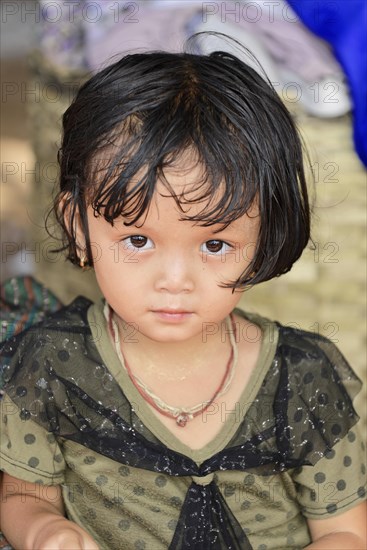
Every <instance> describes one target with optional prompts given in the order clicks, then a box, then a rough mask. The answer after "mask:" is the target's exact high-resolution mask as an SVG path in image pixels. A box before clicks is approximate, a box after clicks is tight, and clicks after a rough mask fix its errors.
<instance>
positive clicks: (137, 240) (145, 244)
mask: <svg viewBox="0 0 367 550" xmlns="http://www.w3.org/2000/svg"><path fill="white" fill-rule="evenodd" d="M122 242H123V243H124V246H125V248H129V249H137V248H138V249H139V248H144V249H145V250H148V249H150V248H153V247H154V245H153V242H152V241H151V240H150V239H148V237H144V235H131V236H130V237H126V238H125V239H123V240H122Z"/></svg>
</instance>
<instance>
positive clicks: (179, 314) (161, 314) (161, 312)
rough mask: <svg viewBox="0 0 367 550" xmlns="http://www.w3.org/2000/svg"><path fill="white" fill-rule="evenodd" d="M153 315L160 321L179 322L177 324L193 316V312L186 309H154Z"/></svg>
mask: <svg viewBox="0 0 367 550" xmlns="http://www.w3.org/2000/svg"><path fill="white" fill-rule="evenodd" d="M152 313H153V314H154V315H155V316H156V317H158V318H159V319H162V320H165V321H177V322H178V321H183V320H185V319H187V318H188V317H190V316H191V315H192V314H193V312H192V311H187V310H185V309H172V308H164V309H154V310H152Z"/></svg>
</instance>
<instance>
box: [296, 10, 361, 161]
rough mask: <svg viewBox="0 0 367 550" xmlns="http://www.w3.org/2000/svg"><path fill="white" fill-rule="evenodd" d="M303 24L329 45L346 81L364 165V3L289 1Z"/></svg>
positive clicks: (357, 146) (354, 133) (355, 134)
mask: <svg viewBox="0 0 367 550" xmlns="http://www.w3.org/2000/svg"><path fill="white" fill-rule="evenodd" d="M288 3H289V4H290V6H292V8H293V9H294V11H295V12H296V13H297V15H298V16H299V17H300V19H301V20H302V22H303V23H304V24H305V25H306V27H308V28H309V29H310V30H311V31H312V32H313V33H315V34H316V35H317V36H319V37H320V38H323V39H324V40H326V41H327V42H329V44H330V45H331V46H332V48H333V51H334V54H335V57H336V58H337V59H338V61H339V63H340V64H341V66H342V67H343V70H344V73H345V75H346V77H347V79H348V82H349V87H350V93H351V98H352V102H353V137H354V144H355V148H356V151H357V154H358V155H359V157H360V159H361V161H362V162H363V163H364V165H365V166H367V130H366V128H367V1H366V0H349V1H346V0H333V1H330V2H329V1H321V0H306V1H305V0H288Z"/></svg>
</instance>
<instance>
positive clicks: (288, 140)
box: [54, 51, 310, 288]
mask: <svg viewBox="0 0 367 550" xmlns="http://www.w3.org/2000/svg"><path fill="white" fill-rule="evenodd" d="M188 150H191V151H194V152H195V154H196V158H197V160H198V162H200V163H201V165H202V166H203V167H204V171H205V177H204V178H203V181H201V182H198V189H199V190H200V195H201V198H206V199H208V200H207V201H206V204H207V208H206V209H203V211H202V212H201V213H200V214H199V215H197V216H196V217H195V218H192V217H185V215H184V212H183V216H182V219H192V220H193V221H195V222H198V223H200V224H202V225H211V224H214V223H221V224H223V225H225V224H228V223H230V222H231V221H233V220H234V219H236V218H238V217H240V216H241V215H243V214H244V213H245V212H247V211H248V210H249V209H250V207H251V205H253V204H254V203H255V202H256V204H257V205H258V207H259V212H260V234H259V239H258V242H257V246H256V252H255V255H254V257H253V260H252V261H251V264H250V265H249V267H248V269H247V270H246V272H245V273H243V274H242V276H241V277H240V279H239V280H238V281H237V282H235V283H233V284H229V285H228V286H232V287H233V288H243V287H244V286H245V285H247V284H256V283H259V282H262V281H266V280H269V279H271V278H273V277H275V276H279V275H281V274H283V273H286V272H287V271H289V270H290V268H291V267H292V264H293V263H294V262H295V261H296V260H297V259H298V258H299V256H300V255H301V253H302V251H303V249H304V247H305V246H306V244H307V243H308V240H309V237H310V209H309V201H308V196H307V188H306V181H305V175H304V168H303V147H302V143H301V140H300V138H299V135H298V132H297V129H296V127H295V123H294V121H293V119H292V117H291V115H290V113H289V112H288V110H287V109H286V107H285V106H284V105H283V103H282V101H281V100H280V98H279V97H278V95H277V93H276V92H275V90H274V89H273V88H272V86H271V85H270V83H269V82H267V81H266V80H265V79H264V78H263V77H262V76H260V75H259V74H258V72H257V71H255V70H254V69H253V68H251V66H250V65H247V64H245V63H244V62H243V61H241V60H239V59H238V58H237V57H236V56H234V55H232V54H230V53H225V52H222V51H216V52H213V53H210V54H209V55H200V54H197V53H169V52H160V51H159V52H151V53H138V54H129V55H126V56H124V57H122V58H121V59H120V60H119V61H117V62H116V63H114V64H112V65H110V66H108V67H106V68H105V69H103V70H102V71H101V72H99V73H98V74H95V75H94V76H93V77H92V78H91V79H90V80H88V81H87V82H86V83H85V84H84V85H83V86H82V87H81V88H80V90H79V92H78V94H77V95H76V97H75V99H74V101H73V102H72V104H71V105H70V107H69V108H68V109H67V111H66V112H65V114H64V116H63V140H62V145H61V149H60V151H59V163H60V168H61V174H60V192H59V194H58V196H57V197H56V200H55V205H54V209H55V213H56V216H57V219H58V221H59V223H60V224H61V227H62V229H63V232H64V238H65V242H64V249H67V250H68V258H69V259H70V260H71V261H72V262H74V263H77V262H78V255H79V252H80V251H78V248H77V245H76V242H75V229H74V226H75V215H76V213H77V212H79V215H80V219H81V223H82V226H83V229H84V233H85V237H86V252H87V260H88V263H89V264H90V265H92V254H91V243H90V241H89V237H88V224H87V216H86V208H87V206H88V205H92V207H93V209H94V211H95V214H96V215H102V216H104V217H105V219H106V220H107V221H108V222H110V223H111V224H113V221H114V219H116V218H117V217H118V216H120V215H122V214H123V215H124V216H127V217H128V219H129V225H130V224H133V223H135V222H136V220H137V219H138V218H140V216H142V215H143V214H144V213H146V212H147V209H148V208H149V205H150V202H151V200H152V197H153V195H154V192H155V186H156V182H157V179H158V177H160V178H164V169H165V168H166V167H167V166H170V165H172V163H174V162H175V161H176V160H177V159H178V158H179V157H180V155H181V154H182V153H183V152H184V151H188ZM137 175H138V176H139V177H137ZM132 180H133V182H134V183H133V184H131V181H132ZM129 184H130V185H129ZM166 186H167V189H168V190H169V191H170V192H171V193H172V194H173V191H172V189H170V187H169V183H168V182H166ZM218 197H219V198H218ZM211 198H212V199H214V198H215V200H212V201H211V200H209V199H211ZM175 199H176V202H177V204H178V205H179V206H180V204H181V201H182V197H181V198H180V197H175ZM196 200H197V196H196ZM208 205H210V206H208ZM66 212H67V213H68V215H65V213H66ZM250 274H251V275H250Z"/></svg>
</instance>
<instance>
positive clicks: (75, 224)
mask: <svg viewBox="0 0 367 550" xmlns="http://www.w3.org/2000/svg"><path fill="white" fill-rule="evenodd" d="M59 217H60V218H62V219H63V221H64V227H65V229H66V230H67V233H68V235H69V240H70V241H72V242H74V243H75V250H76V252H77V256H78V257H79V258H83V257H85V256H86V239H85V232H84V227H83V223H82V218H81V214H80V211H79V206H78V205H77V204H76V201H75V199H74V198H73V197H72V195H71V193H69V192H67V193H65V194H64V196H63V197H62V198H61V200H60V201H59Z"/></svg>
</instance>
